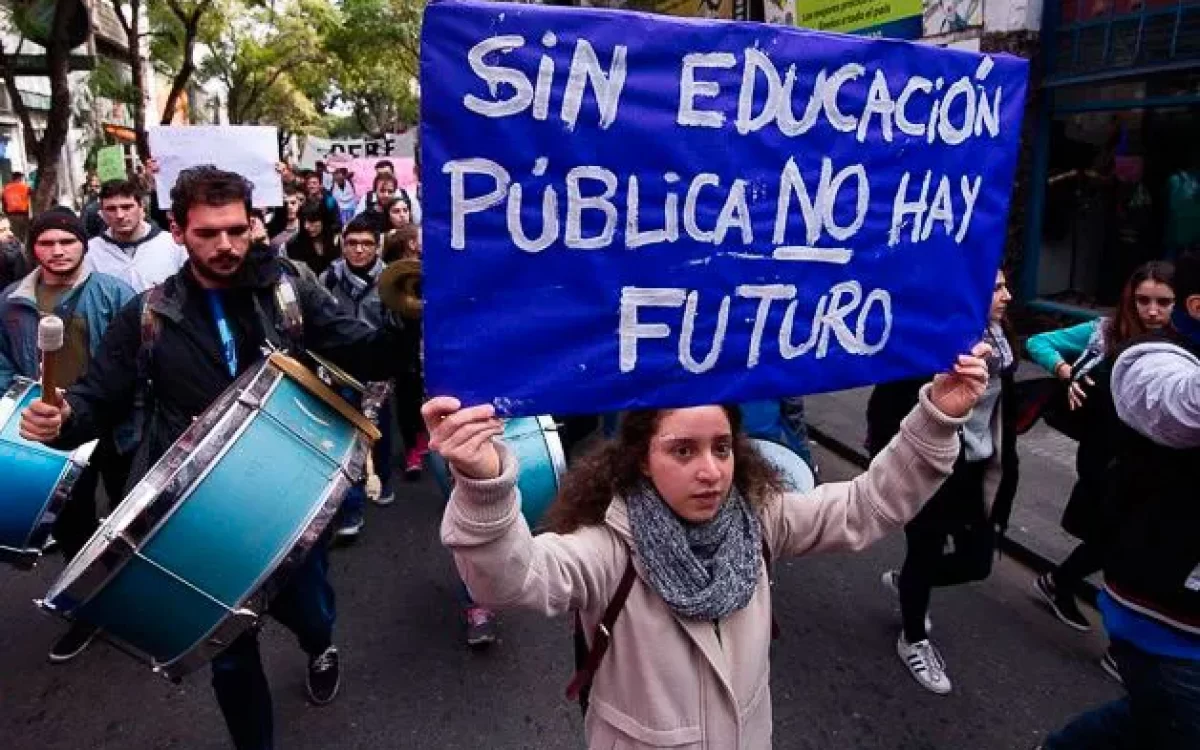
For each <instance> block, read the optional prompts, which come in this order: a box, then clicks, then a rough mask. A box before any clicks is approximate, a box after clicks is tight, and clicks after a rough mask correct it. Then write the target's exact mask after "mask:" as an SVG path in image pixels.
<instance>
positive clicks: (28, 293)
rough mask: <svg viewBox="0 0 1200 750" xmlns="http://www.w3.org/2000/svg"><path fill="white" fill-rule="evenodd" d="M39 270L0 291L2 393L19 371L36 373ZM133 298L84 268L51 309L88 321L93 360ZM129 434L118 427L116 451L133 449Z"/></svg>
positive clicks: (114, 282)
mask: <svg viewBox="0 0 1200 750" xmlns="http://www.w3.org/2000/svg"><path fill="white" fill-rule="evenodd" d="M40 273H41V271H40V270H39V269H35V270H34V271H33V272H32V273H30V274H29V275H27V276H25V278H23V279H20V280H18V281H15V282H13V283H12V284H10V285H9V286H8V287H7V288H6V289H5V290H4V291H3V292H0V393H3V392H4V391H7V390H8V388H9V386H10V385H12V381H13V378H14V377H16V376H18V375H21V376H23V377H26V378H30V379H36V378H37V377H38V368H39V363H40V360H41V356H40V354H39V352H38V348H37V330H38V321H39V320H41V313H40V312H39V311H38V305H37V280H38V275H39V274H40ZM133 298H134V291H133V288H132V287H130V286H129V285H128V284H126V283H125V282H124V281H121V280H120V279H118V278H116V277H113V276H109V275H108V274H103V273H94V272H91V271H88V270H87V269H86V267H85V269H84V270H83V273H82V275H81V276H80V278H79V280H78V281H77V282H75V286H74V287H73V288H72V289H71V291H69V292H67V293H66V294H65V295H63V298H62V300H60V301H59V303H58V307H57V308H56V309H55V311H54V312H55V313H56V314H57V315H58V316H59V317H63V318H65V317H67V316H75V317H81V318H83V320H84V322H86V324H87V335H88V350H89V354H90V355H91V357H92V358H93V359H94V358H95V357H96V353H97V351H98V350H99V349H100V342H101V340H102V339H103V338H104V332H105V331H106V330H107V329H108V325H109V323H110V322H111V321H112V320H113V318H115V317H116V316H117V313H118V312H120V310H121V308H122V307H124V306H125V305H126V304H128V303H129V301H130V300H132V299H133ZM132 438H133V431H132V429H120V430H117V447H118V449H120V450H122V451H127V450H130V449H132V448H133V445H132V444H131V443H130V441H131V440H132Z"/></svg>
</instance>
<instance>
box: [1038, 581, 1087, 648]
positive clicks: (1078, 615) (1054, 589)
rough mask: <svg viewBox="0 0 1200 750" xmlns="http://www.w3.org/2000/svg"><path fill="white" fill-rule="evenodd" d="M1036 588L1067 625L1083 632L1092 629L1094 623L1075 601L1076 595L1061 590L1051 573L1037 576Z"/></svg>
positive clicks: (1055, 614)
mask: <svg viewBox="0 0 1200 750" xmlns="http://www.w3.org/2000/svg"><path fill="white" fill-rule="evenodd" d="M1034 588H1035V589H1037V592H1038V593H1039V594H1041V595H1042V598H1043V599H1045V600H1046V603H1047V604H1049V605H1050V609H1051V610H1053V612H1054V616H1055V617H1057V618H1058V619H1059V620H1061V621H1062V622H1063V624H1064V625H1066V626H1067V627H1071V628H1074V629H1075V630H1078V631H1080V632H1081V633H1086V632H1088V631H1089V630H1091V629H1092V624H1091V623H1090V622H1088V619H1087V618H1086V617H1084V615H1083V612H1081V611H1080V610H1079V605H1078V604H1076V603H1075V597H1074V596H1072V595H1071V594H1069V593H1065V592H1059V590H1058V586H1057V585H1056V584H1055V583H1054V577H1053V576H1052V575H1051V574H1050V573H1045V574H1043V575H1040V576H1038V577H1037V580H1036V581H1035V582H1034Z"/></svg>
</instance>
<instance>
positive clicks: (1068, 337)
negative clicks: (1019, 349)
mask: <svg viewBox="0 0 1200 750" xmlns="http://www.w3.org/2000/svg"><path fill="white" fill-rule="evenodd" d="M1101 320H1102V319H1101V318H1097V319H1096V320H1089V321H1088V322H1086V323H1080V324H1079V325H1076V326H1071V327H1070V328H1060V329H1059V330H1057V331H1046V332H1045V333H1039V334H1038V335H1036V336H1031V337H1030V338H1029V340H1028V341H1026V342H1025V349H1026V350H1027V351H1028V352H1029V358H1030V359H1032V360H1033V361H1034V362H1036V363H1037V364H1038V365H1039V366H1040V367H1041V368H1042V369H1044V370H1046V371H1047V372H1050V373H1053V372H1054V368H1056V367H1058V365H1059V363H1062V362H1066V363H1067V364H1071V363H1072V362H1074V361H1075V360H1076V359H1078V358H1079V355H1081V354H1083V352H1084V351H1085V350H1086V349H1087V345H1088V342H1089V341H1091V339H1092V336H1093V335H1094V334H1095V333H1096V329H1097V328H1098V327H1099V326H1100V323H1101Z"/></svg>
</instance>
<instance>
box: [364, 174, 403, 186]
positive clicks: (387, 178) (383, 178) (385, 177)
mask: <svg viewBox="0 0 1200 750" xmlns="http://www.w3.org/2000/svg"><path fill="white" fill-rule="evenodd" d="M385 182H390V183H392V185H393V186H395V188H396V189H397V190H399V189H400V181H399V180H397V179H396V176H395V175H391V174H387V173H386V172H385V173H383V174H377V175H375V181H374V182H373V183H372V185H371V188H372V189H373V190H379V186H380V185H382V184H383V183H385Z"/></svg>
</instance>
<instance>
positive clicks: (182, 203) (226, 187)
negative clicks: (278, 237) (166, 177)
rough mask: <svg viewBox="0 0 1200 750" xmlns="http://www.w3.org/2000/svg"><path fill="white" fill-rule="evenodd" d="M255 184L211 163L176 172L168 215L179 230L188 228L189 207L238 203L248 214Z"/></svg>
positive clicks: (247, 214)
mask: <svg viewBox="0 0 1200 750" xmlns="http://www.w3.org/2000/svg"><path fill="white" fill-rule="evenodd" d="M253 196H254V185H253V184H251V183H250V181H249V180H247V179H246V178H245V177H242V176H241V175H240V174H237V173H236V172H226V171H225V170H223V169H218V168H216V167H214V166H213V165H211V164H205V165H204V166H202V167H191V168H189V169H185V170H183V171H182V172H180V173H179V179H177V180H176V181H175V187H173V188H171V215H172V216H173V217H175V223H176V224H178V225H179V228H180V229H183V228H186V227H187V219H188V211H190V210H191V208H192V206H227V205H229V204H230V203H241V204H242V205H243V206H245V207H246V216H249V215H250V200H251V198H252V197H253Z"/></svg>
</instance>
